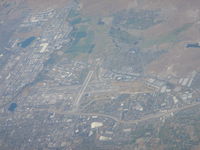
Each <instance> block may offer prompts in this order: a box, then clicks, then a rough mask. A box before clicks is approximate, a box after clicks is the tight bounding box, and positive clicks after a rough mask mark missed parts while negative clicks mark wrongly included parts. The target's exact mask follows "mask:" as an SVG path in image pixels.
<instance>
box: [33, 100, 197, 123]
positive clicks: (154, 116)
mask: <svg viewBox="0 0 200 150" xmlns="http://www.w3.org/2000/svg"><path fill="white" fill-rule="evenodd" d="M198 105H200V102H195V103H193V104H190V105H187V106H184V107H181V108H174V109H170V110H167V111H166V112H158V113H155V114H150V115H147V116H144V117H143V118H141V119H138V120H130V121H126V120H120V119H119V118H117V117H114V116H111V115H106V114H100V113H83V112H76V111H70V112H64V111H59V110H55V109H35V110H34V111H48V112H54V113H56V114H60V115H77V116H98V117H105V118H110V119H112V120H114V121H116V122H118V123H121V124H137V123H140V122H144V121H148V120H151V119H157V118H160V117H165V116H169V115H170V114H171V113H177V112H179V111H183V110H185V109H190V108H192V107H195V106H198Z"/></svg>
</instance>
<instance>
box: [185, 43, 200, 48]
mask: <svg viewBox="0 0 200 150" xmlns="http://www.w3.org/2000/svg"><path fill="white" fill-rule="evenodd" d="M186 47H187V48H200V44H199V43H191V44H187V46H186Z"/></svg>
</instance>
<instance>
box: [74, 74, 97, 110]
mask: <svg viewBox="0 0 200 150" xmlns="http://www.w3.org/2000/svg"><path fill="white" fill-rule="evenodd" d="M93 73H94V71H90V72H89V73H88V75H87V77H86V78H85V81H84V83H83V85H82V87H81V90H80V91H79V93H78V96H77V98H76V99H75V101H74V106H73V110H74V111H76V110H78V108H79V103H80V100H81V97H82V96H83V94H84V91H85V89H86V88H87V86H88V83H89V81H90V80H91V78H92V75H93Z"/></svg>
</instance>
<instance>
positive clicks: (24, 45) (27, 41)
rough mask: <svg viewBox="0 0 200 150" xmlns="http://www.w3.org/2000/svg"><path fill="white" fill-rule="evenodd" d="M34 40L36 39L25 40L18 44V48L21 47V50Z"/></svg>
mask: <svg viewBox="0 0 200 150" xmlns="http://www.w3.org/2000/svg"><path fill="white" fill-rule="evenodd" d="M35 39H36V37H34V36H32V37H29V38H27V39H26V40H24V41H22V42H20V43H18V46H20V47H22V48H26V47H28V46H29V45H30V44H31V43H32V42H33V41H34V40H35Z"/></svg>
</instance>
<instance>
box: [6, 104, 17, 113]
mask: <svg viewBox="0 0 200 150" xmlns="http://www.w3.org/2000/svg"><path fill="white" fill-rule="evenodd" d="M16 108H17V104H16V103H11V104H10V106H9V107H8V110H9V111H11V112H14V111H15V110H16Z"/></svg>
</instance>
